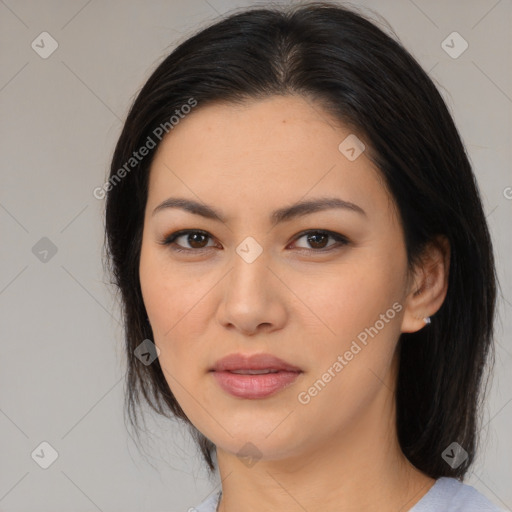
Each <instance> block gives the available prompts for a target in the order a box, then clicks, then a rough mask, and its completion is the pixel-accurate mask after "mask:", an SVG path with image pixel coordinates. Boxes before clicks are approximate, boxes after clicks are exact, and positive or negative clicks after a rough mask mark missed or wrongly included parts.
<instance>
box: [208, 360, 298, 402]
mask: <svg viewBox="0 0 512 512" xmlns="http://www.w3.org/2000/svg"><path fill="white" fill-rule="evenodd" d="M210 372H212V374H213V377H214V378H215V380H216V381H217V383H218V384H219V385H220V387H221V388H222V389H223V390H224V391H225V392H227V393H229V394H230V395H232V396H235V397H238V398H245V399H261V398H266V397H268V396H270V395H274V394H275V393H277V392H278V391H281V390H282V389H284V388H286V387H288V386H289V385H291V384H292V383H293V382H295V380H296V379H297V378H298V377H299V375H300V374H301V373H303V372H302V370H301V369H300V368H299V367H297V366H295V365H292V364H290V363H287V362H286V361H284V360H282V359H279V358H277V357H275V356H272V355H271V354H255V355H250V356H248V355H243V354H232V355H229V356H227V357H225V358H223V359H220V360H219V361H217V363H216V364H215V365H214V366H213V368H210Z"/></svg>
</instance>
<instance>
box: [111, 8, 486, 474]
mask: <svg viewBox="0 0 512 512" xmlns="http://www.w3.org/2000/svg"><path fill="white" fill-rule="evenodd" d="M288 94H296V95H303V96H304V97H308V98H313V99H315V100H317V101H318V102H319V103H320V104H321V105H322V106H323V108H324V109H325V111H326V112H329V113H330V114H331V115H333V116H335V118H337V119H339V120H340V121H341V122H342V123H344V124H345V125H346V126H349V127H353V128H354V130H356V133H358V134H359V133H360V134H362V136H363V137H364V140H365V143H366V144H367V146H368V148H369V150H370V151H369V152H368V154H371V155H372V159H373V161H374V163H375V164H376V166H377V168H378V169H379V170H380V173H381V175H382V178H383V180H384V182H385V183H386V185H387V187H388V188H389V190H390V191H391V193H392V196H393V198H394V201H395V203H396V205H397V209H398V212H399V215H400V217H401V221H402V225H403V230H404V236H405V241H406V249H407V255H408V261H409V265H410V266H411V267H412V266H413V265H414V264H415V263H416V262H417V261H418V258H419V257H420V256H421V253H422V249H424V247H425V245H426V243H428V242H429V241H431V240H433V239H434V237H435V236H436V235H443V236H445V237H446V238H447V239H448V241H449V243H450V247H451V261H450V272H449V283H448V292H447V296H446V299H445V301H444V303H443V305H442V307H441V308H440V310H439V311H438V312H437V313H436V314H435V315H434V316H433V318H432V323H431V325H429V326H427V327H426V328H424V329H422V330H420V331H419V332H416V333H410V334H402V335H401V337H400V340H399V344H398V347H397V350H399V360H400V367H399V372H398V381H397V392H396V403H397V419H396V421H397V430H398V437H399V442H400V446H401V448H402V451H403V452H404V454H405V455H406V456H407V458H408V459H409V460H410V461H411V463H412V464H414V465H415V466H416V467H417V468H419V469H420V470H421V471H423V472H424V473H425V474H427V475H429V476H431V477H433V478H439V477H441V476H456V477H462V476H464V474H465V473H466V471H467V469H468V468H469V466H470V464H471V463H472V462H473V459H474V456H475V450H476V445H477V439H478V436H477V434H478V418H479V416H478V411H479V404H480V402H481V399H482V397H483V393H482V390H483V389H484V386H483V383H484V382H483V377H484V376H485V372H484V370H485V363H486V361H487V359H488V356H492V352H491V348H492V338H493V324H494V314H495V295H496V275H495V266H494V257H493V250H492V244H491V239H490V236H489V231H488V227H487V224H486V220H485V216H484V212H483V209H482V204H481V199H480V195H479V191H478V187H477V184H476V180H475V177H474V175H473V172H472V169H471V165H470V163H469V160H468V157H467V155H466V152H465V148H464V146H463V143H462V141H461V138H460V136H459V133H458V131H457V129H456V127H455V125H454V122H453V120H452V117H451V116H450V113H449V111H448V109H447V107H446V105H445V103H444V101H443V99H442V97H441V95H440V94H439V92H438V90H437V89H436V87H435V85H434V83H433V82H432V80H431V79H430V78H429V76H428V75H427V73H425V71H424V70H423V69H422V68H421V67H420V65H419V64H418V63H417V62H416V60H415V59H414V58H413V57H412V56H411V55H410V54H409V53H408V52H407V51H406V50H405V49H404V48H403V46H402V45H401V44H400V43H399V42H398V41H397V40H395V39H394V38H393V37H391V36H390V35H387V34H386V33H385V32H384V31H383V30H382V29H380V28H379V27H378V26H377V25H376V24H375V23H373V22H371V21H369V20H368V19H366V18H365V17H364V16H363V15H361V14H359V13H357V12H356V11H355V10H354V9H353V8H351V9H348V8H346V7H342V6H340V5H335V4H329V3H310V4H302V5H298V6H293V7H286V8H285V7H275V6H272V7H268V8H261V7H259V8H251V9H248V10H245V11H243V12H237V13H235V14H232V15H230V16H228V17H225V18H223V19H221V20H220V21H218V22H215V23H214V24H212V25H210V26H209V27H207V28H205V29H203V30H200V31H199V32H198V33H196V34H195V35H193V36H192V37H190V38H188V39H187V40H185V41H184V42H182V43H181V44H180V45H179V46H177V47H176V48H175V49H174V50H173V51H172V53H170V55H168V56H167V57H166V58H165V60H163V61H162V62H161V64H159V65H158V67H157V68H156V70H155V71H154V72H153V73H152V75H151V76H150V77H149V79H148V80H147V82H146V83H145V85H144V86H143V87H142V89H141V91H140V92H139V94H138V96H137V97H136V99H135V101H134V103H133V105H132V107H131V109H130V111H129V114H128V116H127V119H126V122H125V124H124V127H123V130H122V133H121V135H120V137H119V140H118V142H117V146H116V148H115V152H114V155H113V159H112V164H111V169H110V178H109V186H108V188H107V191H108V194H107V198H106V214H105V220H106V242H105V247H106V265H107V267H108V270H109V272H110V273H111V275H112V277H113V282H114V284H115V286H116V287H117V289H118V290H119V292H120V295H121V299H122V305H123V315H124V326H125V343H126V356H127V359H128V366H127V374H126V410H127V411H128V413H129V417H130V420H131V422H132V424H133V425H137V424H138V421H137V408H138V406H139V405H140V404H141V398H142V397H144V399H145V400H146V401H147V403H148V404H149V405H150V406H151V407H152V408H153V409H154V410H155V411H157V412H158V413H159V414H162V415H166V416H168V417H178V418H181V419H182V420H183V421H185V422H186V423H187V424H188V425H190V429H191V432H192V435H193V436H194V437H195V439H196V441H197V442H198V444H199V447H200V449H201V452H202V454H203V456H204V459H205V461H206V462H207V464H208V467H209V468H210V470H213V469H214V468H215V464H214V460H213V456H214V455H215V446H214V445H213V443H212V442H211V441H210V440H209V439H207V438H206V437H205V436H204V435H203V434H201V433H200V432H199V431H197V430H196V429H195V427H194V426H193V425H191V424H190V422H189V420H188V419H187V417H186V416H185V414H184V412H183V410H182V409H181V407H180V406H179V404H178V403H177V401H176V399H175V398H174V396H173V394H172V392H171V390H170V389H169V386H168V385H167V382H166V380H165V378H164V375H163V372H162V369H161V367H160V364H159V362H158V359H157V360H156V361H155V362H154V363H153V364H151V365H148V366H146V365H144V364H142V363H141V361H139V360H138V359H137V358H136V357H135V356H134V350H135V348H136V347H137V346H138V345H139V344H140V343H141V342H142V341H143V340H144V339H152V331H151V327H150V325H149V323H148V321H147V316H146V310H145V307H144V303H143V300H142V294H141V288H140V281H139V255H140V249H141V240H142V229H143V218H144V209H145V206H146V200H147V190H148V176H149V170H150V166H151V161H152V158H153V156H154V153H155V151H156V149H154V150H152V151H151V153H150V154H149V155H148V156H146V157H145V158H143V159H141V160H140V162H137V164H136V165H135V166H134V167H133V169H131V170H130V172H128V173H126V175H124V174H125V173H123V177H122V179H117V178H119V169H121V168H123V166H125V165H126V162H128V161H129V159H130V158H131V157H132V156H133V152H134V151H137V150H138V149H139V148H140V147H142V146H143V145H145V144H146V141H147V140H148V137H152V138H153V139H154V138H155V137H154V133H155V132H154V130H158V127H159V126H162V123H166V122H167V123H168V122H169V119H170V118H171V116H173V114H174V113H175V111H176V109H180V108H181V107H182V106H183V105H185V104H187V103H188V102H189V101H190V99H191V98H193V101H197V107H196V109H200V108H201V107H202V106H205V105H208V104H211V103H213V102H224V103H230V102H244V101H246V100H248V99H258V98H266V97H269V96H272V95H288ZM190 115H194V112H191V113H190ZM171 136H172V134H171ZM198 144H200V141H198ZM157 147H158V144H157ZM116 177H117V178H116ZM114 178H116V179H115V180H114ZM489 360H490V362H492V357H489ZM454 441H456V442H457V443H459V444H460V445H461V446H462V447H463V448H464V449H465V450H466V451H467V452H468V454H469V457H468V458H467V460H466V461H465V462H464V463H463V464H461V465H460V466H459V467H457V468H451V466H450V465H448V464H447V463H446V462H445V461H444V460H443V459H442V457H441V454H442V452H443V450H444V449H445V448H447V447H448V446H449V445H450V444H451V443H452V442H454Z"/></svg>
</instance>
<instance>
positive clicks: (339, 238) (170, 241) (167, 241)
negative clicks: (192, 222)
mask: <svg viewBox="0 0 512 512" xmlns="http://www.w3.org/2000/svg"><path fill="white" fill-rule="evenodd" d="M189 234H200V235H205V236H207V237H209V239H212V238H213V237H212V236H211V235H210V234H209V233H208V232H207V231H202V230H200V229H182V230H181V231H176V232H175V233H172V234H170V235H168V236H166V237H165V238H164V239H163V240H162V241H161V242H160V244H161V245H167V246H172V245H174V247H170V248H171V249H172V250H173V251H175V252H188V253H201V252H203V251H207V250H209V249H212V248H213V246H209V247H201V248H199V249H187V248H183V247H180V246H178V245H176V244H175V243H174V241H175V240H176V239H177V238H180V237H182V236H184V235H189ZM309 234H321V235H327V236H329V237H330V238H332V239H333V240H335V241H336V242H337V243H336V244H332V245H330V246H328V247H327V248H324V249H306V248H304V247H301V248H299V250H300V251H305V252H308V253H326V252H330V251H331V250H333V249H336V248H340V247H341V246H344V245H347V244H349V240H348V238H347V237H345V236H343V235H341V234H340V233H335V232H333V231H327V230H325V229H309V230H307V231H302V232H301V233H299V234H298V235H297V236H296V238H295V239H294V240H293V241H294V242H296V241H297V240H300V239H301V238H302V237H304V236H307V235H309Z"/></svg>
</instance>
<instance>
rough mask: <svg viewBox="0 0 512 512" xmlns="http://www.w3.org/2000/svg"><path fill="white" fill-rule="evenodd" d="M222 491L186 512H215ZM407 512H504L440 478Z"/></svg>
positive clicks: (465, 487) (472, 490)
mask: <svg viewBox="0 0 512 512" xmlns="http://www.w3.org/2000/svg"><path fill="white" fill-rule="evenodd" d="M221 492H222V491H218V492H216V493H215V494H212V495H211V496H209V497H208V498H206V499H205V500H204V501H203V502H201V503H200V504H199V505H197V506H196V507H193V508H191V509H189V511H188V512H215V510H216V508H217V504H218V503H219V499H220V495H221ZM408 512H504V510H503V509H500V508H498V507H497V506H496V505H493V504H492V503H491V502H490V501H489V500H488V499H487V498H486V497H485V496H484V495H483V494H481V493H479V492H478V491H477V490H476V489H475V488H474V487H471V486H470V485H467V484H463V483H462V482H459V481H458V480H456V479H455V478H447V477H442V478H439V479H438V480H436V483H435V484H434V485H433V486H432V487H431V488H430V490H429V491H428V492H427V494H425V496H423V498H421V500H420V501H418V503H416V505H414V507H412V508H411V509H409V511H408Z"/></svg>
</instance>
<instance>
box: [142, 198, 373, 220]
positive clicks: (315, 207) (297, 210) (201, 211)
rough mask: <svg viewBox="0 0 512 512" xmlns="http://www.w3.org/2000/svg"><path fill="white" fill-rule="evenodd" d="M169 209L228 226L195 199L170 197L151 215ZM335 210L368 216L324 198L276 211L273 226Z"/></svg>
mask: <svg viewBox="0 0 512 512" xmlns="http://www.w3.org/2000/svg"><path fill="white" fill-rule="evenodd" d="M167 208H179V209H182V210H185V211H187V212H190V213H193V214H195V215H201V216H202V217H205V218H207V219H212V220H217V221H220V222H222V223H224V224H226V221H227V219H226V218H225V217H224V216H223V215H222V214H221V213H220V212H218V211H216V210H215V209H214V208H213V207H212V206H209V205H207V204H204V203H200V202H198V201H194V200H193V199H184V198H179V197H169V198H168V199H166V200H165V201H163V202H162V203H160V204H159V205H158V206H157V207H156V208H155V209H154V210H153V213H152V214H151V215H152V216H153V215H155V214H156V213H158V212H160V211H162V210H165V209H167ZM334 208H341V209H345V210H348V211H351V212H355V213H359V214H361V215H364V216H366V212H365V211H364V210H363V209H362V208H361V207H360V206H358V205H357V204H354V203H351V202H349V201H344V200H342V199H340V198H338V197H324V198H319V199H311V200H309V201H300V202H298V203H295V204H293V205H292V206H286V207H284V208H279V209H277V210H274V211H273V212H272V213H271V215H270V221H271V223H272V225H274V226H275V225H276V224H280V223H282V222H287V221H290V220H292V219H295V218H297V217H303V216H305V215H309V214H310V213H315V212H319V211H323V210H330V209H334Z"/></svg>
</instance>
